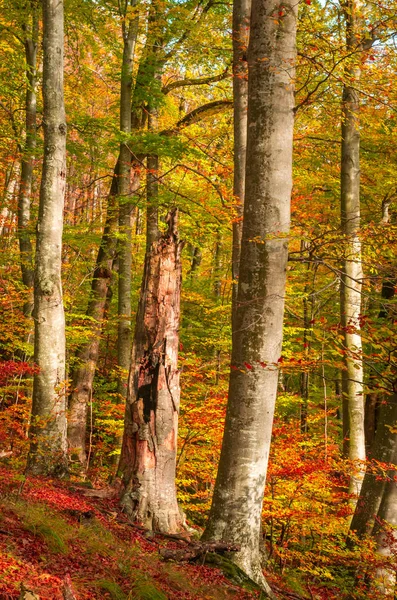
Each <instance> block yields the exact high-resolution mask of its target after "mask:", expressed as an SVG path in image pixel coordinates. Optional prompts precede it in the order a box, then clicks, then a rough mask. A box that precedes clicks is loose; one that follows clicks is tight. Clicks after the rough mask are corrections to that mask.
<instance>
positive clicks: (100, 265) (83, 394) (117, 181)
mask: <svg viewBox="0 0 397 600" xmlns="http://www.w3.org/2000/svg"><path fill="white" fill-rule="evenodd" d="M136 36H137V20H136V19H134V20H131V21H130V22H129V25H128V28H127V27H126V26H124V27H123V39H124V51H123V62H122V75H121V85H120V128H121V130H122V131H124V132H126V133H128V132H130V131H131V85H132V79H131V78H132V75H131V73H132V63H133V55H134V48H135V41H136ZM130 172H131V153H130V150H129V149H128V147H127V145H126V144H123V143H122V144H121V145H120V153H119V157H118V159H117V163H116V167H115V169H114V174H113V179H112V184H111V188H110V192H109V199H108V213H107V218H106V223H105V227H104V231H103V236H102V241H101V246H100V248H99V251H98V256H97V261H96V267H95V271H94V277H93V279H92V283H91V298H90V302H89V305H88V308H87V312H86V315H87V316H88V317H90V318H91V323H92V328H91V336H90V339H89V341H88V342H86V343H85V344H83V345H82V346H80V347H79V348H78V350H77V352H76V361H77V365H76V367H75V368H74V369H73V381H72V391H71V394H70V397H69V419H68V444H69V452H70V455H71V458H72V460H75V461H77V463H78V464H79V468H80V469H82V470H83V469H84V468H85V466H86V460H87V456H86V449H85V443H86V430H87V409H88V404H89V402H90V401H91V399H92V387H93V382H94V375H95V370H96V366H97V363H98V356H99V344H100V336H101V331H102V323H103V319H104V314H105V308H106V304H107V295H108V290H109V286H110V284H111V280H112V269H113V263H114V258H115V253H116V236H115V233H116V225H117V210H116V203H115V198H116V196H118V195H119V196H122V197H125V196H127V195H128V194H129V192H130ZM138 186H139V172H137V177H136V178H135V181H134V186H133V187H134V188H135V187H138ZM118 220H119V229H120V232H121V233H122V234H123V235H125V239H123V240H122V242H119V244H118V252H119V327H118V359H119V365H120V367H121V369H122V370H123V371H125V370H127V371H128V368H129V360H130V353H131V343H130V342H131V334H130V326H131V322H130V316H129V315H130V313H131V291H130V288H131V256H132V250H131V226H130V224H131V208H130V206H129V205H128V204H123V203H121V205H120V208H119V217H118ZM124 388H126V383H125V378H124V377H122V376H121V377H120V380H119V392H120V393H121V394H123V395H124V393H125V392H126V390H125V389H124Z"/></svg>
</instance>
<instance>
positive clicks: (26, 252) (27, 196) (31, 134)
mask: <svg viewBox="0 0 397 600" xmlns="http://www.w3.org/2000/svg"><path fill="white" fill-rule="evenodd" d="M31 10H32V14H31V16H30V23H29V24H28V25H26V26H25V27H24V30H25V42H24V46H25V57H26V78H27V87H26V99H25V112H26V119H25V127H26V133H25V145H24V148H23V155H22V161H21V182H20V188H19V197H18V239H19V250H20V253H21V271H22V281H23V284H24V285H25V287H26V288H27V289H28V290H30V292H29V296H30V297H29V299H28V300H27V301H26V302H25V304H24V307H23V312H24V314H25V315H26V316H30V315H31V314H32V310H33V285H34V266H33V248H32V241H31V233H30V232H29V222H30V203H31V196H32V183H33V163H34V152H35V149H36V63H37V37H38V31H39V18H38V14H37V9H36V7H35V6H34V5H33V4H32V9H31Z"/></svg>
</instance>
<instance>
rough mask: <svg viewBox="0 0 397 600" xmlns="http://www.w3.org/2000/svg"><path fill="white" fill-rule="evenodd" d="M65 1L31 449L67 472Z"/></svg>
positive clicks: (50, 134)
mask: <svg viewBox="0 0 397 600" xmlns="http://www.w3.org/2000/svg"><path fill="white" fill-rule="evenodd" d="M63 68H64V66H63V1H62V0H44V1H43V99H44V113H43V123H44V162H43V174H42V179H41V188H40V206H39V218H38V224H37V244H36V264H35V276H34V319H35V344H34V362H35V363H36V365H37V366H38V367H39V371H38V373H37V374H36V375H35V377H34V383H33V404H32V420H31V426H30V430H29V436H30V451H29V456H28V466H27V469H28V471H30V472H33V473H36V474H37V473H38V474H42V473H48V474H49V473H53V474H55V473H56V474H60V473H63V472H64V470H65V469H66V466H67V443H66V393H65V315H64V309H63V301H62V282H61V264H62V255H61V253H62V231H63V205H64V196H65V180H66V120H65V108H64V96H63Z"/></svg>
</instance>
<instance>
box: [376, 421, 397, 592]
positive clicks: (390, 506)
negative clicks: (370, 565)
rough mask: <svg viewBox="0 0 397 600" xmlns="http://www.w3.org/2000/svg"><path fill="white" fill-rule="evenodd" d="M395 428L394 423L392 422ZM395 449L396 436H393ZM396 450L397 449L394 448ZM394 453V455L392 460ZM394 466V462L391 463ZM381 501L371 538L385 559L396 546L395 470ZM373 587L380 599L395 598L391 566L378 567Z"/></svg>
mask: <svg viewBox="0 0 397 600" xmlns="http://www.w3.org/2000/svg"><path fill="white" fill-rule="evenodd" d="M393 425H394V427H395V421H394V424H393ZM394 437H395V438H396V439H395V446H396V447H397V443H396V442H397V436H396V435H395V436H394ZM396 449H397V448H396ZM395 458H396V453H395V454H394V459H395ZM393 462H394V464H395V462H396V461H395V460H394V461H393ZM387 475H388V477H387V481H386V484H385V489H384V492H383V496H382V501H381V503H380V507H379V510H378V514H377V518H376V521H375V524H374V529H373V532H372V537H373V538H374V539H375V542H376V550H377V553H378V554H379V555H380V556H382V557H384V558H385V559H386V558H387V557H389V556H393V555H394V556H395V551H396V544H397V529H396V528H397V485H396V479H397V470H395V469H392V470H390V471H389V472H388V474H387ZM374 587H375V588H376V590H377V592H378V593H379V594H380V597H381V598H388V597H389V598H393V599H394V598H395V587H396V570H395V567H393V565H390V566H388V565H385V566H383V567H378V568H377V569H376V572H375V576H374Z"/></svg>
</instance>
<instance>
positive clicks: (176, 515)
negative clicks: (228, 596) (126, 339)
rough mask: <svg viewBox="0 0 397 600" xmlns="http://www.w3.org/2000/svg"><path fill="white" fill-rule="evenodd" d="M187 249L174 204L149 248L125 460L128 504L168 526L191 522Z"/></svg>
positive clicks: (155, 525)
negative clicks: (183, 336) (184, 446)
mask: <svg viewBox="0 0 397 600" xmlns="http://www.w3.org/2000/svg"><path fill="white" fill-rule="evenodd" d="M181 249H182V243H181V242H180V241H179V239H178V234H177V213H176V211H173V212H172V213H170V214H169V215H168V231H167V232H166V233H165V234H164V235H163V236H161V237H160V239H159V240H157V241H154V242H153V244H152V246H151V250H150V252H149V253H147V255H146V261H145V272H144V280H143V284H142V291H141V298H140V302H139V308H138V313H137V320H136V330H135V339H134V346H133V357H132V364H131V369H130V375H129V383H128V395H127V406H126V414H125V430H124V438H123V446H122V452H121V459H120V466H119V473H120V475H121V476H122V481H123V488H124V491H123V497H122V505H123V507H124V509H125V511H126V512H127V513H128V514H129V515H130V517H131V518H132V519H133V520H134V521H136V522H139V523H142V524H143V525H144V526H145V527H147V528H149V529H153V530H156V531H161V532H167V533H175V532H177V531H179V530H181V529H182V527H183V519H182V517H181V514H180V512H179V509H178V505H177V500H176V488H175V468H176V446H177V432H178V413H179V395H180V389H179V371H178V367H177V362H178V345H179V315H180V291H181V257H180V254H181Z"/></svg>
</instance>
